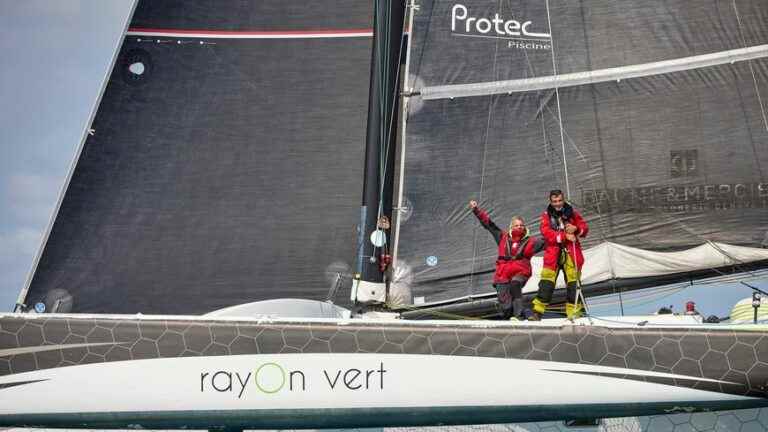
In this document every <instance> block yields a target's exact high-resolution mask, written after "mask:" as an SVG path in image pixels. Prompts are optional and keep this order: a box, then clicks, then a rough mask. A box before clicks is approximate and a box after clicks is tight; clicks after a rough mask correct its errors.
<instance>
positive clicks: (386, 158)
mask: <svg viewBox="0 0 768 432" xmlns="http://www.w3.org/2000/svg"><path fill="white" fill-rule="evenodd" d="M406 22H408V13H405V14H403V30H405V23H406ZM404 40H405V31H402V32H401V34H400V46H399V48H398V53H399V55H398V59H397V71H396V72H395V83H396V84H397V87H396V88H395V89H393V92H394V97H395V98H399V97H400V96H399V93H400V69H401V67H400V57H401V56H402V48H403V41H404ZM395 106H396V104H395V103H394V100H393V102H392V106H391V107H390V118H389V128H388V129H387V140H386V145H385V147H384V148H385V151H384V157H383V158H382V160H383V161H384V163H383V165H380V170H381V172H380V179H381V182H380V183H379V211H378V217H381V215H382V213H383V211H384V196H383V195H384V183H385V180H386V178H387V175H388V174H387V172H386V166H387V162H388V161H389V158H390V157H391V156H392V155H391V154H390V147H391V145H390V141H391V138H392V131H393V129H394V124H395V111H396V110H395ZM382 111H384V110H382ZM392 174H394V173H392ZM398 205H399V204H398ZM391 223H392V221H390V224H391Z"/></svg>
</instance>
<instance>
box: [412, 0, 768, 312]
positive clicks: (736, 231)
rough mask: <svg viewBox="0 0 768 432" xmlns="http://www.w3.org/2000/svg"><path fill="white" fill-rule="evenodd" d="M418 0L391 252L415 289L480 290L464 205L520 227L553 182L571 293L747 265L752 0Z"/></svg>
mask: <svg viewBox="0 0 768 432" xmlns="http://www.w3.org/2000/svg"><path fill="white" fill-rule="evenodd" d="M420 3H421V8H420V10H419V11H418V13H417V15H416V17H415V23H414V29H413V35H412V39H413V40H412V46H411V53H410V54H411V62H410V77H409V78H410V79H409V87H410V89H412V90H413V91H414V92H420V93H421V94H420V95H419V96H414V97H412V98H411V99H410V100H409V102H408V106H409V112H408V121H407V129H406V144H405V146H406V150H405V152H404V158H405V164H404V166H405V171H404V175H405V178H404V188H403V192H404V198H403V204H404V206H405V207H406V208H407V211H406V212H404V213H403V217H402V218H401V219H402V220H401V231H400V242H399V245H398V251H397V254H398V255H397V258H398V265H400V266H403V267H404V268H407V269H408V271H407V272H406V274H409V275H411V276H412V277H413V281H414V287H413V290H414V294H415V295H416V296H426V300H427V301H428V302H429V301H438V300H444V299H448V298H455V297H459V296H465V295H476V294H480V293H487V292H489V291H492V288H490V280H491V270H492V269H493V262H494V260H495V256H496V245H495V244H494V242H493V241H492V239H491V237H490V236H488V235H487V233H485V232H484V231H483V230H482V229H481V228H480V227H479V224H478V223H477V221H476V220H475V219H474V217H473V216H472V215H471V213H470V212H469V211H468V208H467V202H468V200H469V199H476V200H478V201H480V204H481V206H483V207H485V208H487V209H488V210H490V212H491V216H492V217H493V218H494V219H495V220H496V222H497V223H498V224H499V226H501V227H506V226H507V225H508V223H509V219H510V217H511V216H513V215H518V214H519V215H522V216H523V217H524V218H525V219H526V220H527V221H528V222H529V226H530V227H531V228H532V229H533V230H534V231H536V232H538V225H539V224H538V220H539V216H540V214H541V212H542V211H543V210H544V208H545V206H546V201H547V192H548V191H549V190H550V189H555V188H560V189H563V190H569V191H570V196H569V199H570V201H571V202H572V203H573V204H574V205H575V206H576V207H577V208H578V209H579V210H580V211H581V212H582V213H583V214H584V215H585V217H586V218H587V219H588V221H589V223H590V226H591V233H590V234H589V236H588V237H587V238H586V239H585V240H584V243H583V245H584V247H585V248H587V249H588V254H587V264H586V265H585V280H584V282H585V284H586V288H587V291H589V289H590V287H597V286H599V285H600V283H602V282H605V281H608V280H614V281H615V280H619V281H620V280H622V279H624V280H625V282H630V281H631V282H632V283H633V284H635V285H637V286H641V285H643V284H644V283H648V284H651V283H657V282H661V281H664V282H669V281H673V280H676V277H677V276H675V277H670V275H672V274H677V275H678V276H679V277H680V278H683V277H684V278H687V277H692V276H693V275H694V272H699V273H697V274H701V275H703V274H704V273H702V272H701V270H702V269H703V268H702V267H706V268H709V267H715V268H717V267H721V266H728V267H729V271H731V270H732V271H745V270H747V269H748V268H750V267H751V266H752V265H754V264H755V263H756V262H757V263H761V264H760V265H765V263H766V259H768V253H766V252H768V251H765V250H761V249H759V248H764V247H766V246H768V231H766V229H768V119H767V118H766V110H768V59H766V58H765V57H766V53H767V52H768V51H767V50H766V44H768V26H766V25H765V23H766V22H767V21H766V18H768V3H766V2H765V1H762V0H739V1H735V2H733V1H730V0H728V1H712V2H689V1H682V0H678V1H668V0H664V1H661V0H658V1H657V0H652V1H643V2H637V1H617V2H604V1H598V0H594V1H593V0H582V1H563V0H549V1H532V0H518V1H501V2H483V1H479V0H467V1H443V0H427V1H423V2H420ZM637 70H640V72H639V73H634V74H633V71H635V72H636V71H637ZM606 76H607V77H610V79H608V78H605V77H606ZM555 77H557V79H560V80H561V81H557V80H556V79H555ZM601 77H602V78H601ZM622 77H623V78H622ZM537 79H538V80H537ZM585 80H586V81H585ZM473 85H474V87H473ZM742 247H743V248H742ZM632 248H639V249H642V250H638V249H632ZM691 248H697V249H693V250H689V249H691ZM685 250H689V251H688V252H687V254H683V255H676V254H672V255H659V254H653V253H649V254H648V253H646V252H647V251H653V252H670V253H673V252H678V253H682V252H680V251H685ZM697 254H699V255H700V257H702V258H701V259H699V255H697ZM697 263H698V264H697ZM697 266H698V267H697ZM707 274H709V273H707ZM535 283H536V277H535V275H534V277H533V278H532V279H531V281H529V284H528V286H527V287H526V290H527V291H531V290H535ZM618 286H619V287H620V286H621V283H619V284H618Z"/></svg>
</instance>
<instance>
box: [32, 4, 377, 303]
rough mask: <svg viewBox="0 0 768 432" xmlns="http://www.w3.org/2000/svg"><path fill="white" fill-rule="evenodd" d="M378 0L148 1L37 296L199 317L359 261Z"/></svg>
mask: <svg viewBox="0 0 768 432" xmlns="http://www.w3.org/2000/svg"><path fill="white" fill-rule="evenodd" d="M371 15H372V7H371V4H370V3H368V2H359V1H351V0H350V1H348V0H342V1H338V0H334V1H314V2H309V3H307V2H304V1H284V0H280V1H259V2H240V1H219V2H215V3H212V2H192V3H190V2H152V1H141V2H140V3H139V4H138V6H137V8H136V12H135V14H134V17H133V21H132V24H131V28H130V30H129V32H128V35H127V36H126V38H125V41H124V43H123V46H122V49H121V52H120V54H119V58H118V63H117V66H116V67H115V69H114V71H113V73H112V76H111V79H110V82H109V85H108V87H107V89H106V93H105V95H104V97H103V101H102V103H101V106H100V107H99V110H98V114H97V116H96V119H95V121H94V124H93V129H94V135H93V136H90V137H89V138H88V140H87V142H86V143H85V147H84V148H83V151H82V156H81V157H80V160H79V161H78V163H77V167H76V169H75V172H74V175H73V178H72V182H71V184H70V186H69V189H68V190H67V192H66V196H65V198H64V200H63V204H62V207H61V210H60V211H59V214H58V216H57V218H56V222H55V224H54V226H53V227H52V231H51V234H50V239H49V240H48V243H47V245H45V250H44V252H43V254H42V258H41V260H40V262H39V265H38V266H37V270H36V272H35V274H34V278H33V280H32V282H31V286H30V287H29V291H28V293H27V295H26V303H27V304H30V305H32V304H35V303H36V302H38V301H41V300H42V299H44V298H45V296H46V295H47V294H48V293H49V292H51V291H52V290H55V289H64V290H66V291H67V292H68V293H69V294H70V295H71V296H72V298H73V311H76V312H113V313H121V312H122V313H134V312H143V313H184V314H190V313H201V312H209V311H211V310H215V309H218V308H221V307H225V306H231V305H234V304H239V303H244V302H248V301H254V300H262V299H269V298H277V297H301V298H315V299H322V298H324V297H325V295H326V293H327V292H328V288H329V285H330V284H331V283H333V280H334V278H333V277H330V278H326V273H331V275H330V276H335V274H336V273H342V274H343V275H344V276H345V277H346V276H348V274H344V273H348V271H349V270H348V269H350V268H351V267H352V266H353V263H354V258H355V251H354V247H353V245H354V243H355V238H356V226H357V223H358V219H359V217H358V213H359V210H358V208H359V197H360V186H359V185H360V179H361V177H362V171H363V151H364V141H365V107H366V104H367V100H368V98H367V90H368V82H369V71H370V49H371V37H370V36H371V30H370V26H371Z"/></svg>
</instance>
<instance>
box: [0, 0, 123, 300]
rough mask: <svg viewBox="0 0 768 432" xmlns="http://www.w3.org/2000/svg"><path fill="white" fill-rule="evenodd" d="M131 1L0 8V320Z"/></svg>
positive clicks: (69, 0) (0, 0)
mask: <svg viewBox="0 0 768 432" xmlns="http://www.w3.org/2000/svg"><path fill="white" fill-rule="evenodd" d="M132 7H133V0H22V1H19V0H0V53H2V57H3V58H2V61H0V101H2V102H1V103H0V311H3V310H10V309H12V307H13V304H14V303H15V302H16V298H17V296H18V294H19V291H20V290H21V287H22V286H23V285H24V281H25V279H26V276H27V273H28V272H29V270H30V268H31V266H32V262H33V259H34V255H35V253H36V252H37V250H38V248H39V246H40V242H41V239H42V235H43V232H44V231H45V229H46V227H47V225H48V220H49V218H50V216H51V214H52V212H53V209H54V207H55V205H56V201H57V198H58V195H59V191H60V190H61V188H62V187H63V185H64V182H65V179H66V177H67V173H68V171H69V166H70V164H71V162H72V159H73V158H74V156H75V152H76V150H77V147H78V145H79V144H80V141H81V139H82V136H83V131H84V130H85V128H86V126H87V124H88V121H89V118H90V113H91V109H92V107H93V106H94V103H95V101H96V99H97V97H98V95H99V93H100V90H101V83H102V80H103V78H104V77H105V75H106V73H107V72H108V70H109V65H110V62H111V59H112V56H113V54H114V53H115V50H116V49H117V48H118V46H119V43H120V39H121V37H122V32H123V30H124V27H125V23H126V21H127V19H128V16H129V15H130V12H131V9H132Z"/></svg>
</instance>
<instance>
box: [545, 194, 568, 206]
mask: <svg viewBox="0 0 768 432" xmlns="http://www.w3.org/2000/svg"><path fill="white" fill-rule="evenodd" d="M549 203H550V204H552V207H554V208H555V210H562V208H563V205H564V204H565V200H563V196H562V195H553V196H551V197H549Z"/></svg>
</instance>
